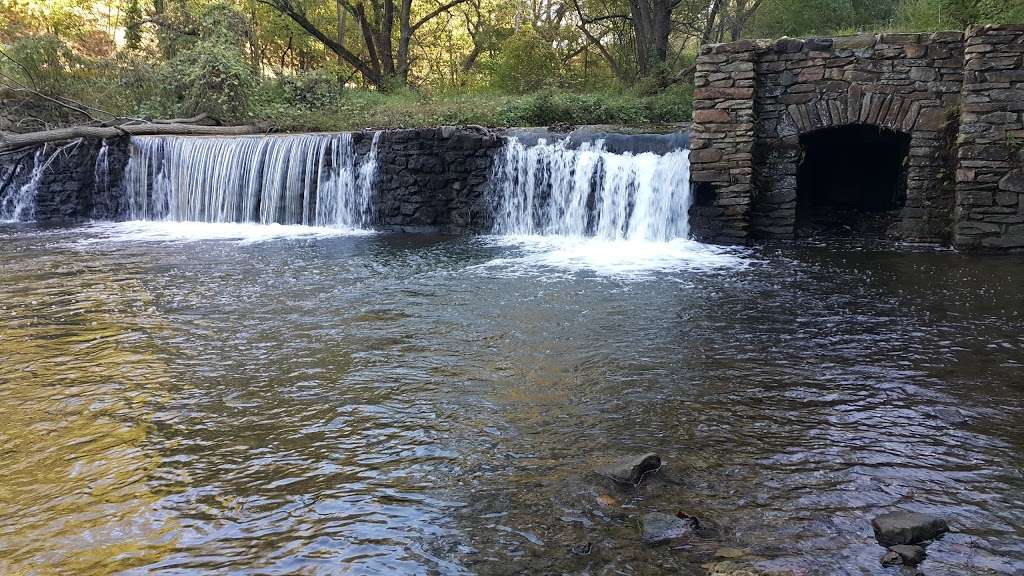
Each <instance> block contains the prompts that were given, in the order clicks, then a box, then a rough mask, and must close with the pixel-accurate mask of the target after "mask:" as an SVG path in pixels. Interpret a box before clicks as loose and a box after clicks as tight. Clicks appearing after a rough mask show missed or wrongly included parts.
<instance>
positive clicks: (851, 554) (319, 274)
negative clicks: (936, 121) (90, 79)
mask: <svg viewBox="0 0 1024 576" xmlns="http://www.w3.org/2000/svg"><path fill="white" fill-rule="evenodd" d="M181 226H184V225H169V226H165V228H168V229H167V230H163V231H161V230H160V229H159V226H158V225H156V224H147V225H141V224H122V225H92V226H85V227H79V228H71V229H66V228H36V227H32V226H30V225H17V226H15V225H8V226H4V227H3V228H2V229H0V246H2V248H3V250H2V251H0V366H2V371H0V394H2V398H3V402H2V403H0V461H2V462H3V463H4V464H5V466H4V474H3V476H2V478H0V572H2V573H14V574H108V573H124V574H143V573H146V574H152V573H168V574H339V573H346V574H382V573H399V574H462V573H465V574H515V573H530V574H542V573H579V574H680V573H681V574H707V573H709V572H711V571H717V572H714V573H717V574H725V573H728V570H729V569H731V568H730V567H732V568H736V567H740V566H750V565H753V566H756V567H758V568H759V569H760V570H764V571H776V572H778V573H791V574H808V575H810V574H822V575H846V574H849V575H853V574H857V575H861V574H879V575H880V574H890V573H893V572H892V571H889V570H886V569H883V568H881V567H880V566H879V565H878V557H879V556H880V555H881V553H882V552H883V550H882V549H881V548H880V547H879V546H878V545H877V544H875V543H874V540H873V537H872V535H871V529H870V525H869V522H870V519H871V517H873V516H874V515H876V514H879V513H881V512H885V511H889V510H894V509H907V510H920V511H927V512H934V513H938V514H941V515H943V516H945V517H946V518H948V519H949V520H950V523H951V525H952V526H953V528H954V533H952V534H949V535H947V536H946V537H945V538H944V539H942V540H941V541H939V542H937V543H935V544H933V545H932V546H931V547H930V548H929V559H928V560H927V562H926V564H925V565H924V566H923V568H924V569H925V571H926V573H927V574H929V575H931V576H935V575H962V574H978V575H983V574H1009V575H1020V574H1022V573H1024V426H1022V425H1021V422H1022V421H1024V420H1022V417H1024V379H1022V378H1021V374H1022V373H1024V291H1022V290H1021V287H1022V286H1024V258H1022V257H1020V256H967V255H961V254H957V253H954V252H948V251H937V250H924V251H918V252H906V251H904V252H897V251H894V250H891V249H887V248H874V249H864V248H855V247H848V248H839V249H827V248H821V247H811V246H794V247H777V248H771V249H751V250H726V251H722V250H713V249H708V248H705V247H701V246H699V245H693V244H688V243H686V242H684V241H674V242H671V243H655V244H643V243H639V244H628V243H627V244H623V243H615V242H609V243H603V244H601V243H593V242H589V243H588V242H576V243H572V242H557V241H552V240H551V239H547V240H544V239H536V238H532V239H531V238H488V237H478V238H450V237H449V238H445V237H429V236H403V235H389V234H371V235H367V234H362V235H350V234H340V235H339V234H326V233H318V232H316V231H310V230H308V229H303V228H302V227H297V228H290V227H279V228H273V227H255V228H254V229H253V230H249V231H246V230H238V229H233V228H231V227H230V226H228V227H227V228H225V227H220V228H202V227H199V228H196V229H186V228H183V227H181ZM203 238H205V239H203ZM630 255H634V256H636V257H635V258H630ZM638 261H639V262H640V264H642V265H640V266H637V265H636V263H637V262H638ZM638 451H656V452H658V453H659V454H661V455H662V457H663V459H664V460H665V461H666V466H665V469H664V471H663V473H662V475H661V477H660V478H658V479H657V481H656V482H654V483H652V484H651V485H650V486H648V487H645V488H642V489H640V490H631V491H622V490H619V489H617V488H616V487H614V486H612V485H610V484H608V482H607V481H606V480H604V479H602V478H601V477H599V476H596V475H595V474H593V473H592V472H591V470H592V469H593V468H594V467H595V466H597V465H599V464H602V463H604V462H607V461H608V460H609V459H613V458H615V457H616V456H618V455H621V454H628V453H633V452H638ZM650 511H662V512H670V513H672V512H676V511H685V512H687V513H690V514H693V515H696V516H698V517H699V518H701V519H702V521H703V523H704V526H705V527H706V528H707V529H706V530H705V531H704V532H703V533H702V534H701V536H700V537H695V538H693V539H690V540H687V541H685V542H683V543H680V544H679V545H673V546H666V547H660V548H655V549H651V548H647V547H644V546H643V545H642V544H641V542H640V534H639V530H638V518H639V517H640V516H641V515H642V514H644V513H646V512H650ZM588 542H589V543H590V544H591V552H590V554H589V555H575V554H573V553H571V552H570V547H571V546H573V545H582V544H585V543H588ZM716 553H717V554H718V556H716ZM730 557H736V558H730Z"/></svg>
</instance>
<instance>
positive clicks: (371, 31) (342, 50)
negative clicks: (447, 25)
mask: <svg viewBox="0 0 1024 576" xmlns="http://www.w3.org/2000/svg"><path fill="white" fill-rule="evenodd" d="M259 1H260V2H261V3H263V4H266V5H267V6H270V7H272V8H274V9H275V10H277V11H278V12H280V13H281V14H284V15H285V16H287V17H288V18H290V19H291V20H292V21H293V22H295V23H296V24H298V25H299V27H300V28H302V29H303V30H305V31H306V32H307V33H308V34H310V35H311V36H313V37H314V38H316V39H317V40H318V41H319V42H320V43H322V44H323V45H324V47H326V48H327V49H328V50H330V51H331V52H333V53H334V54H336V55H337V56H338V58H339V59H341V60H343V61H344V62H346V63H347V64H349V65H350V66H352V67H353V68H354V69H355V70H357V71H358V72H359V74H360V75H362V77H363V79H364V80H365V81H366V82H367V83H369V84H370V85H372V86H373V87H375V88H377V89H378V90H382V91H387V90H390V89H392V88H394V87H396V86H406V85H408V82H409V69H410V67H411V64H412V59H411V56H410V45H411V42H412V39H413V35H414V34H415V33H416V31H417V30H419V29H420V28H421V27H422V26H423V25H424V24H426V23H427V22H430V21H431V20H432V19H434V18H436V17H437V16H439V15H441V14H444V13H446V12H448V11H449V10H451V9H452V8H454V7H455V6H458V5H460V4H463V3H464V2H467V1H468V0H449V1H448V2H446V3H443V4H439V5H437V6H436V7H434V8H433V9H430V10H428V11H427V12H426V14H424V15H423V16H422V17H420V18H418V19H415V20H414V19H413V2H412V0H398V4H396V2H395V0H372V3H371V6H370V10H367V8H366V5H365V4H363V3H362V2H357V3H356V4H352V3H351V2H349V1H348V0H337V4H338V6H339V7H340V8H343V9H344V10H345V11H346V12H348V13H349V14H350V15H351V16H353V17H354V18H355V20H356V23H357V24H358V25H359V31H360V34H361V37H362V38H361V39H362V43H363V46H362V48H363V50H362V51H361V53H358V54H357V53H356V52H353V51H352V50H350V49H349V48H347V47H346V46H345V43H344V39H343V38H340V37H339V38H337V39H335V38H332V37H331V36H329V35H328V34H327V33H325V32H324V31H323V30H322V29H321V28H320V27H319V26H317V25H316V24H314V23H313V22H312V21H311V20H310V18H309V17H308V16H307V14H306V11H305V10H304V9H303V7H302V6H301V5H299V4H298V2H297V1H296V0H259ZM338 22H339V23H340V22H341V18H340V17H339V20H338ZM396 27H397V29H398V31H397V36H396V34H395V28H396ZM339 28H340V26H339Z"/></svg>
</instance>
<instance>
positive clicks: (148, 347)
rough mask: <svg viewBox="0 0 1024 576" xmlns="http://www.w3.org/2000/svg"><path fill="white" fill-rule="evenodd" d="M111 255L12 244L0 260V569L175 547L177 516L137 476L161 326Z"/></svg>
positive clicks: (146, 557)
mask: <svg viewBox="0 0 1024 576" xmlns="http://www.w3.org/2000/svg"><path fill="white" fill-rule="evenodd" d="M4 240H5V246H12V245H14V243H10V242H9V241H8V239H4ZM118 267H119V265H118V264H117V263H113V262H104V261H103V260H102V258H99V259H96V260H94V261H91V262H86V261H83V260H81V259H68V258H66V257H61V256H59V255H57V254H53V253H49V254H48V253H45V252H37V251H23V250H17V251H14V250H12V251H10V252H5V254H4V257H3V258H2V259H0V277H2V278H3V281H2V282H0V318H2V326H3V329H2V332H0V366H2V367H3V372H2V373H0V395H2V397H3V402H0V461H3V462H4V477H3V480H2V482H0V507H2V509H3V513H2V516H3V522H0V571H2V572H3V573H5V574H10V573H14V574H18V573H33V574H48V573H53V572H54V570H56V569H57V568H58V567H59V569H60V570H61V571H63V572H66V573H104V572H110V571H116V570H119V569H123V568H129V567H132V566H139V565H144V564H148V563H150V562H153V561H154V560H156V559H158V558H159V557H160V555H161V554H162V551H164V550H169V549H171V548H173V534H174V524H175V522H174V519H173V518H171V517H165V516H161V515H159V514H155V513H154V508H153V505H154V503H156V502H157V501H158V496H157V495H156V494H155V493H154V492H153V491H152V488H151V486H149V485H148V483H147V478H148V477H150V476H151V475H152V474H153V473H155V472H156V471H157V470H159V468H160V466H161V462H160V455H159V449H154V448H153V447H152V446H150V445H149V444H148V436H149V433H150V431H151V430H152V428H153V411H154V407H156V406H159V405H160V404H161V403H162V402H163V401H164V400H165V399H166V392H167V390H166V389H167V385H168V382H169V380H168V370H167V366H166V365H165V364H164V363H163V361H162V360H161V359H160V358H159V357H158V355H157V354H156V352H155V349H154V344H153V342H152V339H151V337H150V335H149V334H150V333H152V334H156V333H159V331H160V329H161V328H160V323H159V320H158V319H157V318H155V317H154V316H155V315H154V314H153V313H152V308H151V306H152V304H151V302H150V298H149V295H148V293H147V291H146V289H145V288H144V287H143V286H142V285H141V284H140V283H139V282H138V280H137V278H134V277H132V276H131V275H127V274H124V273H122V272H120V271H118V270H117V268H118ZM127 535H131V536H130V537H126V536H127Z"/></svg>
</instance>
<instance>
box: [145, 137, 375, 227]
mask: <svg viewBox="0 0 1024 576" xmlns="http://www.w3.org/2000/svg"><path fill="white" fill-rule="evenodd" d="M379 140H380V133H379V132H378V133H376V134H374V137H373V141H372V143H371V145H370V150H369V152H368V153H367V154H365V155H364V157H363V158H362V160H361V161H357V155H356V152H355V146H354V145H353V142H352V135H351V134H347V133H346V134H302V135H290V136H239V137H202V138H195V137H191V138H181V137H164V136H160V137H154V136H136V137H133V138H132V139H131V158H130V160H129V162H128V168H127V175H126V181H127V183H128V186H127V187H128V196H129V215H130V217H131V218H132V219H137V220H172V221H194V222H257V223H262V224H272V223H279V224H303V225H307V226H337V227H353V228H362V227H366V226H368V225H369V224H370V223H371V222H372V220H373V208H372V203H371V199H372V192H373V183H374V180H375V178H376V174H377V146H378V142H379Z"/></svg>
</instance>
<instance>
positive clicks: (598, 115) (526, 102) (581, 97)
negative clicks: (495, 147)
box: [497, 89, 692, 126]
mask: <svg viewBox="0 0 1024 576" xmlns="http://www.w3.org/2000/svg"><path fill="white" fill-rule="evenodd" d="M691 104H692V93H689V91H688V90H687V89H675V90H669V91H665V92H663V93H662V94H659V95H657V96H653V97H643V96H636V95H634V94H630V93H591V94H578V93H572V92H564V91H558V90H554V89H546V90H541V91H540V92H537V93H536V94H534V95H531V96H526V97H524V98H520V99H517V100H513V101H510V102H509V103H508V104H506V106H505V107H503V108H502V109H501V110H499V111H498V115H497V120H498V122H497V123H498V124H502V125H509V126H548V125H551V124H557V123H568V124H624V125H640V124H662V123H672V122H682V121H685V120H688V119H689V118H690V111H691Z"/></svg>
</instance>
